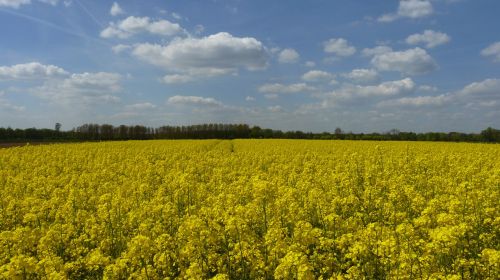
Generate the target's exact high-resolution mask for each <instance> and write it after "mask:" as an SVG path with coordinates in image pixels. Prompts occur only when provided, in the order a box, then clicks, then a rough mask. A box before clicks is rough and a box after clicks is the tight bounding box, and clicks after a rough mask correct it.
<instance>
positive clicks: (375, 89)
mask: <svg viewBox="0 0 500 280" xmlns="http://www.w3.org/2000/svg"><path fill="white" fill-rule="evenodd" d="M355 88H356V89H357V90H358V92H357V93H356V95H359V96H362V97H369V96H395V95H401V94H408V93H411V92H413V91H414V90H415V82H413V80H412V79H410V78H405V79H403V80H399V81H390V82H384V83H381V84H379V85H376V86H356V87H355Z"/></svg>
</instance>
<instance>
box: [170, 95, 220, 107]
mask: <svg viewBox="0 0 500 280" xmlns="http://www.w3.org/2000/svg"><path fill="white" fill-rule="evenodd" d="M167 102H168V103H169V104H173V105H188V106H209V107H223V106H224V105H223V104H222V102H220V101H218V100H216V99H214V98H211V97H201V96H184V95H175V96H172V97H170V98H168V101H167Z"/></svg>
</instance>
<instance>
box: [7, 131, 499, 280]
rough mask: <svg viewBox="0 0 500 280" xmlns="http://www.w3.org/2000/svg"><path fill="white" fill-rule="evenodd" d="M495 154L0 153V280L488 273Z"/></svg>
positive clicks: (410, 147) (65, 149)
mask: <svg viewBox="0 0 500 280" xmlns="http://www.w3.org/2000/svg"><path fill="white" fill-rule="evenodd" d="M499 159H500V146H499V145H486V144H465V143H460V144H457V143H422V142H368V141H358V142H354V141H310V140H309V141H308V140H232V141H229V140H227V141H222V140H199V141H195V140H182V141H127V142H102V143H77V144H54V145H40V146H31V145H30V146H24V147H18V148H12V149H0V278H5V279H16V278H17V279H39V278H42V279H102V278H104V279H128V278H130V279H387V278H388V279H497V278H496V277H498V275H500V241H499V240H500V207H499V203H500V160H499Z"/></svg>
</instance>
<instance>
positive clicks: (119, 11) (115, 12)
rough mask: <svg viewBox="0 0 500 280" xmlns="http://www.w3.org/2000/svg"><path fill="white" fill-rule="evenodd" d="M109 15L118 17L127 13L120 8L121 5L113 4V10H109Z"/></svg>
mask: <svg viewBox="0 0 500 280" xmlns="http://www.w3.org/2000/svg"><path fill="white" fill-rule="evenodd" d="M109 14H110V15H112V16H118V15H123V14H125V11H124V10H123V9H122V8H121V7H120V5H119V4H118V3H116V2H113V5H112V6H111V9H110V10H109Z"/></svg>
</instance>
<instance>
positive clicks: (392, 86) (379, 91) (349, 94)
mask: <svg viewBox="0 0 500 280" xmlns="http://www.w3.org/2000/svg"><path fill="white" fill-rule="evenodd" d="M415 88H416V85H415V82H413V80H412V79H411V78H405V79H402V80H396V81H388V82H383V83H380V84H378V85H372V86H362V85H350V84H347V85H344V86H343V87H342V88H339V89H336V90H334V91H332V92H329V93H326V94H323V95H322V96H320V98H321V99H323V102H322V104H321V107H323V108H328V107H332V106H335V105H337V104H339V103H349V102H352V101H355V100H356V102H359V100H361V99H365V100H373V99H380V98H389V97H397V96H401V95H407V94H410V93H413V92H414V91H415Z"/></svg>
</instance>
